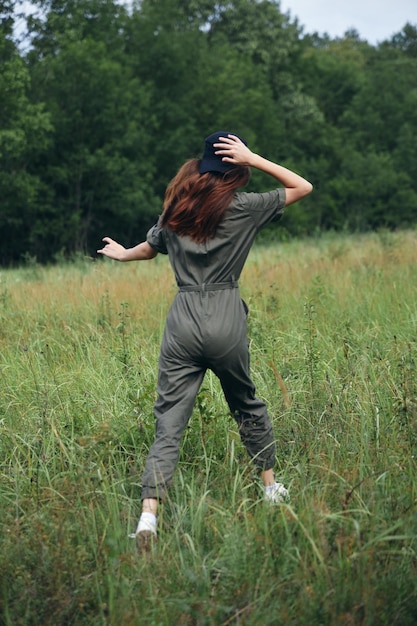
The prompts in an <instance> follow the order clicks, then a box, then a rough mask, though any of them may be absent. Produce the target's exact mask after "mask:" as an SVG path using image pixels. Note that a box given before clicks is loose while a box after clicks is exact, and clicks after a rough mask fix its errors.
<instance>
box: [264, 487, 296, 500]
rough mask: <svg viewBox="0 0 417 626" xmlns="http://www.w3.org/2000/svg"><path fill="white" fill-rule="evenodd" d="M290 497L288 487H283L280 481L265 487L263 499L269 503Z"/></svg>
mask: <svg viewBox="0 0 417 626" xmlns="http://www.w3.org/2000/svg"><path fill="white" fill-rule="evenodd" d="M289 499H290V494H289V493H288V489H285V487H284V485H283V484H282V483H274V484H273V485H269V486H268V487H265V501H266V502H270V503H271V504H280V503H281V502H286V501H288V500H289Z"/></svg>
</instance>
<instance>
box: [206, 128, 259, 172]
mask: <svg viewBox="0 0 417 626" xmlns="http://www.w3.org/2000/svg"><path fill="white" fill-rule="evenodd" d="M213 146H214V147H215V148H217V150H216V152H215V154H218V155H222V161H225V162H226V163H234V164H235V165H251V164H252V161H253V156H254V154H253V152H252V151H251V150H249V148H248V146H246V145H245V144H244V143H243V141H241V140H240V139H239V137H236V136H235V135H227V137H219V142H218V143H215V144H213Z"/></svg>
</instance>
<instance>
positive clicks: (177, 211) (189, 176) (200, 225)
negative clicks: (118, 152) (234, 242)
mask: <svg viewBox="0 0 417 626" xmlns="http://www.w3.org/2000/svg"><path fill="white" fill-rule="evenodd" d="M199 163H200V160H199V159H191V160H190V161H187V162H186V163H184V165H183V166H182V167H181V168H180V169H179V171H178V172H177V174H176V176H175V177H174V178H173V179H172V180H171V182H170V183H169V185H168V187H167V189H166V192H165V199H164V210H163V213H162V217H161V223H162V226H168V227H169V228H170V229H171V230H172V231H174V232H175V233H177V235H180V236H188V237H190V238H191V239H192V240H193V241H196V242H197V243H204V242H205V241H207V239H211V238H212V237H214V235H215V234H216V230H217V227H218V225H219V224H220V222H221V220H222V217H223V215H224V213H225V211H226V210H227V208H228V207H229V206H230V203H231V201H232V199H233V196H234V194H235V191H236V189H238V188H239V187H244V186H245V185H246V184H247V182H248V180H249V177H250V170H249V168H248V167H245V166H236V167H234V168H232V169H231V170H229V171H228V172H226V173H224V174H219V173H214V172H207V173H205V174H200V172H199V171H198V166H199Z"/></svg>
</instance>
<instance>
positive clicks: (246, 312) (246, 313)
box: [240, 298, 249, 317]
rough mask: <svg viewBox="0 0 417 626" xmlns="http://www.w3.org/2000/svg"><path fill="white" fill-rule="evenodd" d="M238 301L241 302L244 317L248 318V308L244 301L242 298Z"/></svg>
mask: <svg viewBox="0 0 417 626" xmlns="http://www.w3.org/2000/svg"><path fill="white" fill-rule="evenodd" d="M240 300H241V302H242V304H243V310H244V311H245V315H246V317H248V315H249V307H248V305H247V304H246V302H245V301H244V299H243V298H241V299H240Z"/></svg>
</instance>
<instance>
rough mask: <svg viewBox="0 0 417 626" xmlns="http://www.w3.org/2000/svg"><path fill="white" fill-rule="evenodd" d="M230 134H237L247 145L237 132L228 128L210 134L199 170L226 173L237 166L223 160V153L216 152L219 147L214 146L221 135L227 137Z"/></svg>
mask: <svg viewBox="0 0 417 626" xmlns="http://www.w3.org/2000/svg"><path fill="white" fill-rule="evenodd" d="M228 135H235V137H237V138H238V139H240V141H243V143H244V144H245V146H247V145H248V144H247V142H246V141H245V140H244V139H242V137H239V135H236V133H231V132H230V131H227V130H218V131H217V132H216V133H213V134H212V135H209V136H208V137H206V138H205V140H204V142H205V143H204V154H203V156H202V158H201V161H200V166H199V172H200V174H205V173H206V172H220V173H221V174H224V173H225V172H229V171H230V170H232V169H233V168H235V167H237V165H236V164H235V163H227V162H226V161H222V155H221V154H215V151H216V150H217V148H214V146H213V144H215V143H219V138H220V137H227V136H228Z"/></svg>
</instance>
